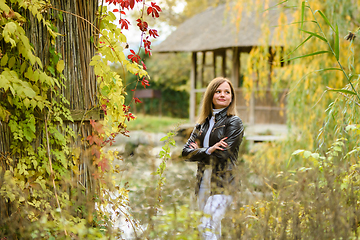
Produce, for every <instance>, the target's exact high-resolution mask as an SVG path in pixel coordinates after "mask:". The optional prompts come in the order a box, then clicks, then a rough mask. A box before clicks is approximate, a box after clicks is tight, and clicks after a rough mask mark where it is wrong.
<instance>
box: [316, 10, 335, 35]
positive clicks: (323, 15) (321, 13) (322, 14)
mask: <svg viewBox="0 0 360 240" xmlns="http://www.w3.org/2000/svg"><path fill="white" fill-rule="evenodd" d="M316 12H318V13H319V14H320V15H321V17H322V18H323V19H324V21H325V22H326V23H327V24H328V25H329V26H330V27H331V28H332V30H333V31H334V32H335V29H334V27H333V26H332V25H331V23H330V22H329V19H327V17H326V16H325V14H324V13H323V12H322V11H321V10H316V11H315V12H314V14H315V13H316Z"/></svg>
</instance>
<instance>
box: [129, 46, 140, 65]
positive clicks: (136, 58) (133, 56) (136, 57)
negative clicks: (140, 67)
mask: <svg viewBox="0 0 360 240" xmlns="http://www.w3.org/2000/svg"><path fill="white" fill-rule="evenodd" d="M130 52H131V54H129V55H128V59H130V60H131V61H133V62H137V63H139V60H140V56H139V55H137V54H136V53H135V51H134V50H132V49H130Z"/></svg>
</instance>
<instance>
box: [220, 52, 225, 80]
mask: <svg viewBox="0 0 360 240" xmlns="http://www.w3.org/2000/svg"><path fill="white" fill-rule="evenodd" d="M221 59H222V62H221V63H222V64H221V74H222V76H223V77H226V50H225V49H224V50H223V52H222V53H221Z"/></svg>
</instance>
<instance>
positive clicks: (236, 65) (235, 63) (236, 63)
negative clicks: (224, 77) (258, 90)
mask: <svg viewBox="0 0 360 240" xmlns="http://www.w3.org/2000/svg"><path fill="white" fill-rule="evenodd" d="M240 67H241V63H240V51H239V48H238V47H234V48H233V59H232V73H231V80H232V83H233V85H234V88H238V87H239V78H240Z"/></svg>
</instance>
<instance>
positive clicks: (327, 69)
mask: <svg viewBox="0 0 360 240" xmlns="http://www.w3.org/2000/svg"><path fill="white" fill-rule="evenodd" d="M322 71H342V70H341V68H323V69H318V70H316V71H315V72H322Z"/></svg>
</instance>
